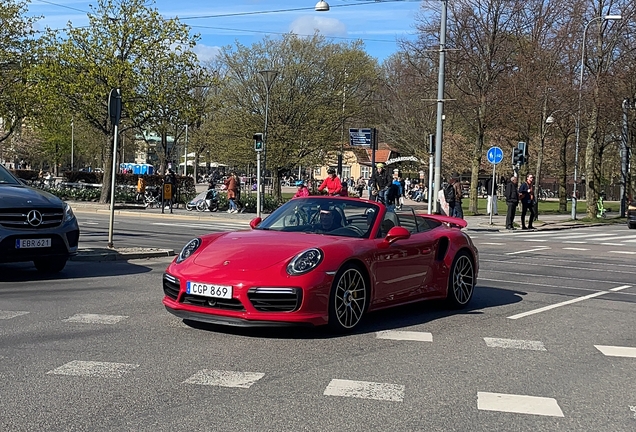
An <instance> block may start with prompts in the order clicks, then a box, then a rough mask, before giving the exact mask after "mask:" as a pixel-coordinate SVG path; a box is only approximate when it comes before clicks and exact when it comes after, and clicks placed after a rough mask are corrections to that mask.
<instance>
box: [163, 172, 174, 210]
mask: <svg viewBox="0 0 636 432" xmlns="http://www.w3.org/2000/svg"><path fill="white" fill-rule="evenodd" d="M163 184H164V186H163V188H162V189H163V192H164V203H163V204H164V206H163V207H162V209H161V213H164V210H165V209H166V208H169V209H170V213H172V207H173V205H174V200H175V195H176V193H177V175H176V174H175V173H174V171H173V170H172V168H168V171H166V175H165V176H164V178H163ZM167 184H169V185H170V198H168V197H166V196H165V191H166V187H165V185H167Z"/></svg>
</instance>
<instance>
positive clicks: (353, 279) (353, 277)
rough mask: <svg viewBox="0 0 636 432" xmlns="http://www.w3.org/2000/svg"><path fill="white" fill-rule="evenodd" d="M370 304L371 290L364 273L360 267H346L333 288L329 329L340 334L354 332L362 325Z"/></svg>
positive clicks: (339, 272)
mask: <svg viewBox="0 0 636 432" xmlns="http://www.w3.org/2000/svg"><path fill="white" fill-rule="evenodd" d="M361 296H362V297H361ZM368 303H369V289H368V286H367V278H366V277H365V275H364V273H363V271H362V270H361V269H360V268H359V267H358V266H355V265H352V264H348V265H345V266H344V267H343V268H341V269H340V271H338V273H337V274H336V277H335V278H334V281H333V285H332V286H331V294H330V295H329V327H330V328H331V329H332V330H333V331H335V332H338V333H344V332H349V331H352V330H353V329H354V328H355V327H356V326H357V325H358V324H360V321H361V320H362V317H363V316H364V313H365V311H366V310H367V306H368Z"/></svg>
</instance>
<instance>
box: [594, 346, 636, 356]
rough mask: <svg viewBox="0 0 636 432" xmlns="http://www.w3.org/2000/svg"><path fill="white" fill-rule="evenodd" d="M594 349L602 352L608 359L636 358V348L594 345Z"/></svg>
mask: <svg viewBox="0 0 636 432" xmlns="http://www.w3.org/2000/svg"><path fill="white" fill-rule="evenodd" d="M594 348H596V349H597V350H599V351H600V352H602V353H603V354H605V355H606V356H608V357H629V358H636V348H633V347H619V346H607V345H594Z"/></svg>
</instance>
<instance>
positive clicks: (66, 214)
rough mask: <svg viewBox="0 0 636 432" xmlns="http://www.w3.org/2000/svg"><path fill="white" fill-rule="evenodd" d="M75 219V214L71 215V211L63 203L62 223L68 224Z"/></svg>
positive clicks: (69, 207)
mask: <svg viewBox="0 0 636 432" xmlns="http://www.w3.org/2000/svg"><path fill="white" fill-rule="evenodd" d="M73 218H75V214H73V209H72V208H71V206H70V205H68V204H67V203H64V222H70V221H72V220H73Z"/></svg>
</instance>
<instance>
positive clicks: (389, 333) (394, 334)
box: [376, 330, 433, 342]
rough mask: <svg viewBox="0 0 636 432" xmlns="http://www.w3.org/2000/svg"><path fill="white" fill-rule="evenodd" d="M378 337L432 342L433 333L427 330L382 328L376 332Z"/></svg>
mask: <svg viewBox="0 0 636 432" xmlns="http://www.w3.org/2000/svg"><path fill="white" fill-rule="evenodd" d="M376 338H378V339H390V340H408V341H418V342H433V335H432V334H431V333H427V332H418V331H401V330H384V331H379V332H377V333H376Z"/></svg>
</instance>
